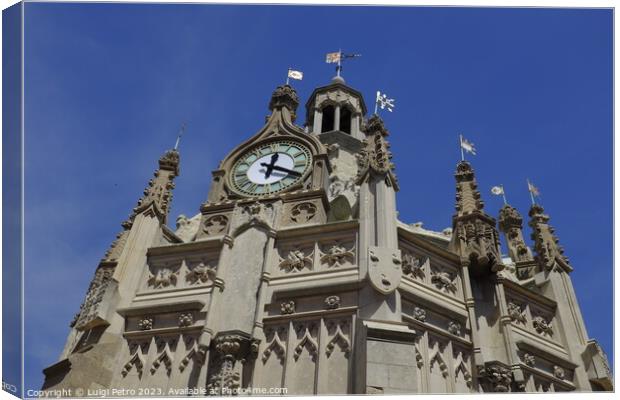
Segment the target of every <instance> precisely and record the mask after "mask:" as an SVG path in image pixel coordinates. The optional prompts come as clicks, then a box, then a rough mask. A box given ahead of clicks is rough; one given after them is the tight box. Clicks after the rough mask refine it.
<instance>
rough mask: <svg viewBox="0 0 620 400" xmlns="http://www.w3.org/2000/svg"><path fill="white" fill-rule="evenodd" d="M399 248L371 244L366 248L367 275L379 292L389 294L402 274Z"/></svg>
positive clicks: (396, 285)
mask: <svg viewBox="0 0 620 400" xmlns="http://www.w3.org/2000/svg"><path fill="white" fill-rule="evenodd" d="M401 264H402V261H401V256H400V250H394V249H389V248H386V247H375V246H371V247H369V248H368V277H369V278H370V283H371V284H372V286H373V287H374V288H375V289H376V290H377V291H378V292H379V293H383V294H386V295H387V294H390V293H392V292H393V291H394V290H396V288H397V287H398V284H399V283H400V278H401V277H402V275H403V270H402V267H401Z"/></svg>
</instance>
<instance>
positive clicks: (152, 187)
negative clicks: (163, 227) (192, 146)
mask: <svg viewBox="0 0 620 400" xmlns="http://www.w3.org/2000/svg"><path fill="white" fill-rule="evenodd" d="M179 160H180V158H179V152H178V151H177V150H168V151H166V152H165V153H164V155H162V156H161V158H160V159H159V169H157V170H156V171H155V172H154V173H153V176H154V178H153V179H151V180H150V181H149V184H148V186H147V187H146V189H144V195H143V196H142V198H140V200H138V204H137V205H136V207H135V208H134V209H133V212H132V213H131V215H130V216H129V219H128V220H127V221H125V222H124V223H123V226H127V227H131V225H132V224H133V220H134V219H135V218H136V215H138V214H140V213H141V212H143V211H145V210H147V209H148V208H149V207H151V206H152V207H153V211H154V212H155V214H156V215H157V217H158V218H159V220H160V222H161V223H162V224H165V223H166V221H167V219H168V212H169V211H170V203H171V202H172V189H174V178H176V177H177V176H178V175H179Z"/></svg>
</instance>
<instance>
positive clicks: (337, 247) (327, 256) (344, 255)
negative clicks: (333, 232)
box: [321, 241, 355, 267]
mask: <svg viewBox="0 0 620 400" xmlns="http://www.w3.org/2000/svg"><path fill="white" fill-rule="evenodd" d="M353 251H354V249H353V248H350V249H347V248H346V247H345V246H344V245H342V244H341V243H340V242H338V241H335V242H331V243H327V244H325V245H322V246H321V253H322V255H321V263H322V264H326V265H327V266H328V267H339V266H341V265H343V264H344V263H345V262H347V261H348V262H350V263H353V262H355V253H354V252H353Z"/></svg>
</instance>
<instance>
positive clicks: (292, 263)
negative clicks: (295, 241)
mask: <svg viewBox="0 0 620 400" xmlns="http://www.w3.org/2000/svg"><path fill="white" fill-rule="evenodd" d="M311 256H312V254H308V255H306V254H304V252H303V251H302V250H301V249H292V250H291V251H290V252H289V253H288V255H287V256H286V259H284V260H282V261H281V262H280V265H279V267H280V269H281V270H283V271H284V272H300V271H302V270H303V269H304V268H308V269H312V257H311Z"/></svg>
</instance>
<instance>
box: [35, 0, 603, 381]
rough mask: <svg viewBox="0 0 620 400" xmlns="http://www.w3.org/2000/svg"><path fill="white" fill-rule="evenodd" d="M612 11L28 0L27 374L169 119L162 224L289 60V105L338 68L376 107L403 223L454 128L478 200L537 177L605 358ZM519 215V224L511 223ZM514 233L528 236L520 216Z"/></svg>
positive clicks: (439, 193)
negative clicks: (172, 178)
mask: <svg viewBox="0 0 620 400" xmlns="http://www.w3.org/2000/svg"><path fill="white" fill-rule="evenodd" d="M612 17H613V15H612V12H611V11H610V10H602V9H598V10H585V9H581V10H576V9H573V10H567V9H508V8H501V9H484V8H419V7H409V8H403V7H390V8H387V7H334V6H332V7H310V6H296V7H294V6H206V5H180V4H174V5H142V4H133V5H129V4H57V3H51V4H43V3H29V4H27V5H26V18H25V27H26V35H25V46H26V47H25V51H26V53H25V57H26V68H25V73H26V84H25V96H26V120H25V132H26V154H25V168H26V193H25V194H26V221H25V228H26V246H27V247H26V260H25V262H26V277H27V278H26V282H25V284H26V304H25V306H26V313H27V320H26V355H25V357H26V362H27V364H26V379H27V381H26V388H38V387H39V386H40V385H41V383H42V373H41V369H42V368H44V367H45V366H48V365H50V364H52V363H53V362H55V361H57V359H58V356H59V353H60V351H61V349H62V347H63V345H64V341H65V338H66V335H67V333H68V324H69V321H70V320H71V318H72V317H73V315H74V314H75V312H76V311H77V310H78V308H79V305H80V303H81V301H82V299H83V296H84V294H85V291H86V288H87V286H88V283H89V282H90V279H91V277H92V274H93V272H94V270H95V268H96V266H97V264H98V261H99V259H100V258H101V257H102V256H103V254H104V252H105V250H106V249H107V247H108V246H109V244H110V242H111V241H112V240H113V239H114V236H115V235H116V233H117V232H118V231H119V230H120V229H121V227H120V223H121V221H123V220H124V219H125V218H126V217H127V215H128V214H129V213H130V212H131V209H132V208H133V207H134V206H135V202H136V201H137V200H138V198H139V197H140V195H141V192H142V190H143V188H144V186H145V185H146V183H147V181H148V180H149V179H150V177H151V174H152V172H153V170H154V169H155V167H156V165H157V159H158V157H159V156H160V155H161V153H162V152H163V151H164V150H166V149H168V148H170V147H172V146H173V145H174V141H175V138H176V133H177V131H178V128H179V126H180V125H181V123H182V122H183V121H186V122H187V134H186V136H185V137H184V138H183V141H182V143H181V176H180V177H179V178H178V179H177V182H176V183H177V185H176V189H175V194H174V200H173V206H172V212H171V215H170V217H171V218H170V221H171V224H174V220H175V219H176V216H177V215H178V214H180V213H183V214H186V215H194V214H195V213H197V212H198V211H199V206H200V204H201V203H202V202H203V201H204V200H205V199H206V197H207V192H208V188H209V184H210V177H211V170H213V169H215V168H216V167H217V164H218V162H219V161H220V160H221V159H222V158H223V157H224V156H225V155H226V154H227V153H228V152H229V151H230V150H231V149H232V148H233V147H234V146H236V145H237V144H239V143H240V142H242V141H243V140H245V139H246V138H248V137H249V136H251V135H253V134H254V133H255V132H256V131H257V130H258V129H259V128H260V127H261V126H262V123H263V122H264V117H265V115H267V113H268V109H267V105H268V102H269V98H270V95H271V92H272V91H273V89H274V88H275V87H276V86H277V85H279V84H282V83H283V81H284V79H285V75H286V70H287V68H288V67H289V66H291V67H294V68H296V69H299V70H302V71H303V72H304V73H305V76H304V80H303V81H301V82H295V83H294V86H295V87H296V88H297V90H298V93H299V95H300V98H301V99H302V107H300V110H299V119H298V122H299V123H302V122H303V120H304V118H305V111H304V110H303V104H304V103H305V101H306V99H307V97H308V95H309V94H310V93H311V92H312V90H313V88H315V87H317V86H322V85H325V84H326V83H328V82H329V80H330V78H331V77H332V76H333V75H334V69H333V66H332V65H327V64H325V63H324V57H325V53H327V52H330V51H336V50H338V48H342V49H344V50H346V51H354V52H357V53H361V54H362V57H361V58H359V59H356V60H354V61H352V62H350V63H348V64H347V65H345V67H344V77H345V79H346V80H347V83H348V84H349V85H350V86H352V87H354V88H356V89H358V90H359V91H361V92H362V93H363V94H364V95H365V97H366V102H367V104H368V107H369V108H371V107H372V101H373V99H374V93H375V91H376V90H377V89H380V90H382V91H385V92H386V93H387V94H388V95H389V96H390V97H394V98H396V104H397V108H396V110H395V112H394V113H392V114H388V115H385V116H384V119H385V122H386V125H387V127H388V129H389V130H390V132H391V135H390V141H391V143H392V150H393V153H394V162H395V164H396V172H397V175H398V177H399V181H400V184H401V191H400V192H399V193H398V198H397V201H398V210H399V212H400V218H401V219H402V220H403V221H405V222H417V221H423V222H424V226H425V227H426V228H428V229H434V230H442V229H443V228H445V227H448V226H450V225H451V217H452V214H453V212H454V195H455V184H454V177H453V173H454V170H455V166H456V163H457V161H458V160H459V149H458V144H457V143H458V139H457V138H458V133H461V132H462V133H463V134H464V135H465V136H466V137H467V138H468V139H469V140H471V141H473V142H474V143H475V144H476V147H477V149H478V155H477V156H476V157H474V158H473V159H472V163H473V166H474V168H475V171H476V173H477V178H478V183H479V187H480V189H481V190H482V192H483V198H484V200H485V201H486V211H487V212H488V213H490V214H491V215H494V216H496V215H497V212H498V210H499V208H500V207H501V200H500V199H499V198H497V197H493V196H492V195H491V194H490V193H489V189H490V187H491V186H493V185H496V184H503V185H504V186H505V189H506V193H507V197H508V201H509V202H510V203H511V204H512V205H514V206H516V207H517V208H518V209H519V210H520V211H521V213H522V214H523V215H526V214H527V210H528V207H529V197H528V192H527V188H526V184H525V179H526V177H529V178H530V179H532V180H533V181H534V182H535V184H536V185H537V186H538V187H539V188H540V190H541V193H542V196H541V198H540V202H541V203H542V204H543V205H544V206H545V208H546V211H547V212H548V213H549V214H550V215H551V218H552V219H551V223H552V225H554V226H555V227H556V230H557V234H558V236H559V238H560V242H561V244H562V245H564V247H565V248H566V254H567V255H568V257H569V258H570V260H571V262H572V264H573V266H574V268H575V271H574V272H573V273H572V275H571V276H572V279H573V282H574V285H575V290H576V293H577V296H578V298H579V300H580V304H581V307H582V312H583V315H584V318H585V320H586V326H587V328H588V332H589V335H590V336H591V337H594V338H597V339H598V340H599V341H600V342H601V344H602V345H603V347H604V349H605V350H606V351H607V353H608V356H609V357H610V358H611V357H612V317H613V315H612V299H613V287H612V285H613V279H612V266H613V260H612V250H613V248H612V211H613V209H612V185H613V182H612V160H613V158H612V157H613V153H612V151H613V150H612V140H613V136H612V135H613V133H612V116H613V114H612V39H611V38H612V36H611V33H612ZM528 232H529V231H528ZM526 237H529V234H526Z"/></svg>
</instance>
